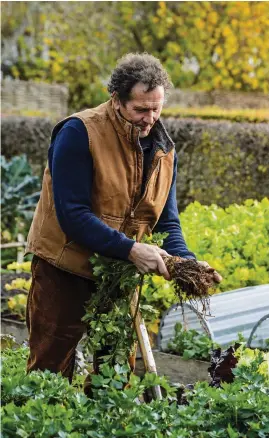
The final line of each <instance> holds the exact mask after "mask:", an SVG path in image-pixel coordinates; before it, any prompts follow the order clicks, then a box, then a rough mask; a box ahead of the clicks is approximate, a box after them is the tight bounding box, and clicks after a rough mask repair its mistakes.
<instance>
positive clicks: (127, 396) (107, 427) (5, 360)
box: [1, 347, 269, 438]
mask: <svg viewBox="0 0 269 438" xmlns="http://www.w3.org/2000/svg"><path fill="white" fill-rule="evenodd" d="M27 355H28V349H27V348H26V347H20V348H19V349H17V350H16V349H5V350H4V352H3V354H2V364H3V378H2V384H3V389H2V397H3V403H2V410H1V412H2V436H3V438H9V437H15V436H20V437H24V438H34V437H37V436H38V437H40V438H50V437H51V438H52V437H59V438H67V437H68V438H69V437H71V438H84V437H85V438H86V437H92V438H108V437H110V438H116V437H120V436H121V437H129V436H130V437H136V438H165V437H167V438H168V437H169V438H171V437H172V438H178V437H183V438H227V437H239V438H266V437H267V436H268V433H269V377H268V365H267V372H264V369H265V368H264V366H266V362H264V358H265V357H264V355H262V354H261V353H259V352H258V351H255V352H251V355H250V356H249V353H248V352H247V354H246V353H245V351H242V352H241V357H240V360H239V366H238V367H237V368H236V369H235V380H234V382H233V383H231V384H223V388H222V389H217V388H212V387H209V385H208V383H206V382H201V383H198V384H196V385H195V389H194V391H192V392H190V393H188V394H187V400H188V405H182V406H177V404H176V401H173V399H174V393H175V391H174V389H173V388H171V387H170V386H169V385H168V383H167V382H166V381H165V379H164V378H163V377H158V376H154V375H152V374H147V375H146V376H145V377H144V378H143V379H140V378H138V377H137V376H135V375H133V374H132V375H131V377H130V379H129V385H128V387H125V389H122V387H123V386H125V384H126V382H127V380H128V379H127V372H128V368H127V367H125V366H119V365H117V366H115V367H114V368H110V367H108V366H107V365H103V367H102V373H101V374H100V375H99V376H96V378H95V380H94V382H93V385H94V388H93V392H94V399H92V400H91V399H87V398H86V396H85V395H84V394H82V393H81V392H80V391H78V390H77V389H76V388H75V387H74V386H71V385H69V384H68V381H67V379H65V378H63V377H61V376H60V375H55V374H52V373H50V372H49V371H45V372H40V371H36V372H33V373H31V374H28V375H26V373H25V360H26V357H27ZM261 367H263V369H262V370H261ZM156 384H160V385H161V386H162V387H163V388H165V390H166V392H167V393H168V396H167V397H165V398H164V399H163V400H161V401H160V400H156V401H152V402H151V403H148V404H145V403H142V404H141V403H139V402H138V400H139V397H140V396H141V394H143V392H144V391H145V389H146V388H150V387H151V386H152V385H156Z"/></svg>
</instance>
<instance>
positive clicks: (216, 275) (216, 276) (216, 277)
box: [198, 260, 223, 283]
mask: <svg viewBox="0 0 269 438" xmlns="http://www.w3.org/2000/svg"><path fill="white" fill-rule="evenodd" d="M198 263H199V264H200V265H202V266H204V267H205V268H208V270H209V269H214V268H212V267H211V266H210V264H209V263H207V262H205V261H204V260H203V261H200V260H199V261H198ZM213 280H214V281H215V283H220V282H221V281H222V280H223V278H222V276H221V275H220V274H219V273H218V272H217V271H215V270H214V271H213Z"/></svg>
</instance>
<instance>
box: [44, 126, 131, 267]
mask: <svg viewBox="0 0 269 438" xmlns="http://www.w3.org/2000/svg"><path fill="white" fill-rule="evenodd" d="M48 158H49V168H50V172H51V175H52V186H53V196H54V203H55V209H56V214H57V218H58V221H59V224H60V226H61V228H62V230H63V231H64V233H65V234H66V235H67V236H68V238H69V239H70V240H74V241H75V242H77V243H78V244H80V245H82V246H84V247H87V248H89V249H90V250H92V251H94V252H97V253H99V254H101V255H103V256H107V257H113V258H119V259H123V260H127V259H128V255H129V252H130V250H131V248H132V246H133V244H134V241H133V240H132V239H128V238H127V237H126V236H125V234H123V233H120V232H119V231H117V230H114V229H113V228H111V227H109V226H107V225H106V224H105V223H104V222H102V221H101V220H100V219H99V218H98V217H97V216H95V215H94V213H93V212H92V210H91V196H92V180H93V161H92V156H91V154H90V151H89V141H88V134H87V131H86V128H85V126H84V124H83V122H82V121H81V120H79V119H71V120H69V121H67V122H66V123H65V124H64V126H63V127H62V128H61V130H60V131H59V132H58V134H57V135H56V138H55V139H54V141H53V142H52V144H51V145H50V148H49V157H48Z"/></svg>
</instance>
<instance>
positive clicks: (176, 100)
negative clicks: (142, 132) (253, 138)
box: [165, 89, 269, 109]
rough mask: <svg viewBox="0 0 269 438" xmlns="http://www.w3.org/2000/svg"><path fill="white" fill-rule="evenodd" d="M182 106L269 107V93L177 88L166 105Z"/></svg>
mask: <svg viewBox="0 0 269 438" xmlns="http://www.w3.org/2000/svg"><path fill="white" fill-rule="evenodd" d="M177 105H178V106H181V107H182V108H189V107H203V106H212V105H214V106H219V107H220V108H226V109H234V108H257V109H258V108H269V95H268V94H263V93H243V92H239V91H234V92H233V91H224V90H214V91H212V92H209V91H191V90H179V89H175V90H172V91H171V94H170V96H169V97H168V99H167V102H166V105H165V106H166V107H171V106H177Z"/></svg>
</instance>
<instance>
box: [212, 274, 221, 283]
mask: <svg viewBox="0 0 269 438" xmlns="http://www.w3.org/2000/svg"><path fill="white" fill-rule="evenodd" d="M213 280H214V281H215V282H216V283H220V282H221V281H222V280H223V278H222V276H221V275H220V274H219V273H218V272H217V271H214V272H213Z"/></svg>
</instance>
